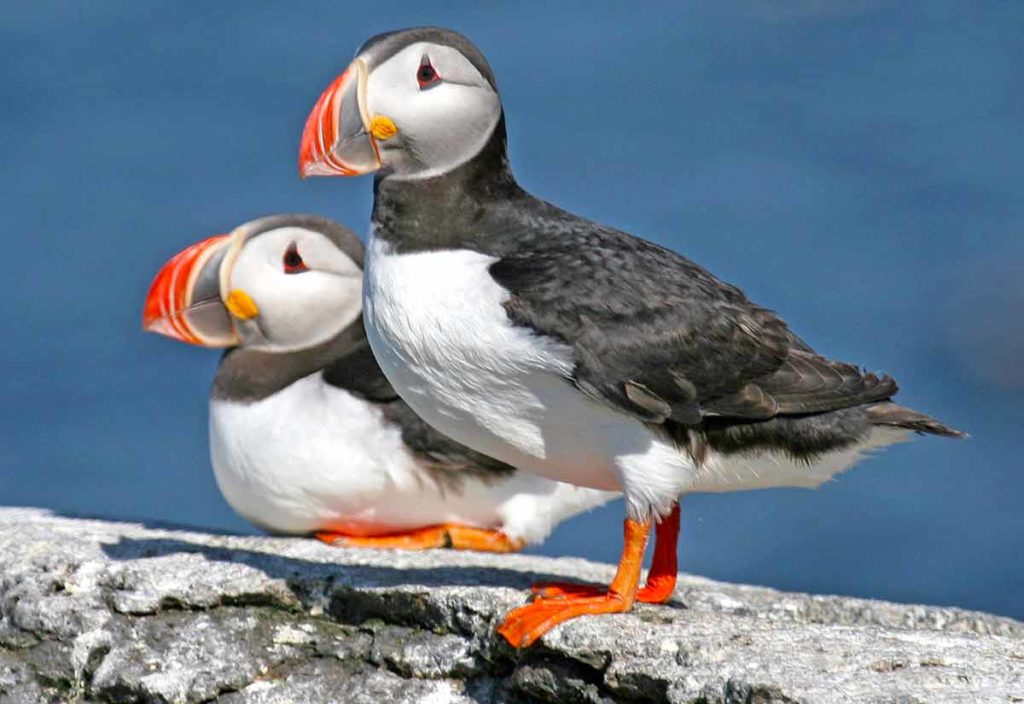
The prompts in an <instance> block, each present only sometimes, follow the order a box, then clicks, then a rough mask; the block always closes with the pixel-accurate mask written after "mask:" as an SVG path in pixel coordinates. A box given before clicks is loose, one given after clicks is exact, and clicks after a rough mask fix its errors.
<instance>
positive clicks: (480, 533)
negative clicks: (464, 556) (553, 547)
mask: <svg viewBox="0 0 1024 704" xmlns="http://www.w3.org/2000/svg"><path fill="white" fill-rule="evenodd" d="M315 535H316V538H317V540H320V541H322V542H324V543H327V544H328V545H332V546H334V547H339V548H375V549H378V550H430V549H434V548H452V549H454V550H476V551H479V552H517V551H519V550H522V549H523V545H524V544H525V543H524V541H522V540H520V539H518V538H510V537H509V536H507V535H505V533H503V532H502V531H500V530H488V529H485V528H474V527H472V526H463V525H459V524H457V523H442V524H440V525H436V526H427V527H426V528H416V529H413V530H409V531H402V532H400V533H388V534H386V535H347V534H345V533H338V532H334V531H319V532H317V533H316V534H315Z"/></svg>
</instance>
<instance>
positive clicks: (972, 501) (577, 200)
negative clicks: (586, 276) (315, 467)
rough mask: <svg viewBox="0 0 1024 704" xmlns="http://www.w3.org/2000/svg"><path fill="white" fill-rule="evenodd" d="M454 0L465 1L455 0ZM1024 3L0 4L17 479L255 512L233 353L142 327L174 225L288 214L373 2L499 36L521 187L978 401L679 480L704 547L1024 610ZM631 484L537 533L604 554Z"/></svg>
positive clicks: (3, 303)
mask: <svg viewBox="0 0 1024 704" xmlns="http://www.w3.org/2000/svg"><path fill="white" fill-rule="evenodd" d="M442 5H443V7H442ZM1022 22H1024V4H1021V3H1011V2H996V1H981V0H979V1H978V2H972V3H964V2H958V1H957V0H933V1H932V2H929V3H906V2H898V1H896V0H892V1H885V0H846V1H844V0H756V1H755V0H749V1H746V2H744V1H740V0H732V1H723V0H713V1H712V0H708V1H706V2H671V3H668V2H666V3H648V4H644V5H640V4H638V3H629V4H627V3H618V2H616V3H602V2H595V1H593V0H591V1H589V2H585V3H583V2H581V3H575V4H568V3H566V4H554V3H549V2H543V3H541V2H516V3H508V4H506V5H505V6H504V8H496V7H492V6H491V4H490V3H480V2H462V3H458V2H449V3H427V4H424V3H412V2H404V1H401V0H392V2H389V3H385V4H380V3H350V2H349V3H343V2H337V1H335V2H311V3H301V4H299V3H292V2H283V1H282V2H264V3H244V4H243V3H206V4H199V3H188V4H185V3H179V2H145V3H139V2H131V1H128V0H124V1H118V0H106V1H105V2H102V3H74V2H62V3H54V2H34V3H4V4H3V6H2V7H0V45H2V46H4V47H6V49H5V51H4V53H5V56H6V57H7V58H5V59H4V60H3V62H2V63H0V147H2V149H0V152H2V154H3V159H2V161H0V194H2V195H0V199H2V204H3V209H2V218H3V220H2V224H0V242H2V245H3V249H4V251H6V252H7V253H8V254H10V255H11V256H12V257H14V261H13V263H12V264H11V266H9V267H7V269H6V271H5V274H4V277H3V278H4V281H6V284H5V285H4V290H3V295H2V296H0V325H2V329H3V330H4V337H3V339H4V343H3V345H2V346H0V367H2V369H3V372H2V376H0V384H2V388H0V393H2V398H3V406H2V411H0V413H2V436H0V504H6V505H31V506H42V507H47V508H51V509H54V510H56V511H60V512H64V513H69V514H75V515H87V516H102V517H110V518H117V519H132V520H148V521H164V522H173V523H178V524H185V525H189V526H195V527H199V528H207V529H215V530H223V531H232V532H240V533H246V532H252V529H251V528H250V527H249V526H248V525H247V524H246V523H245V522H244V521H242V520H241V519H240V518H238V517H236V516H235V515H234V514H232V512H231V510H230V509H229V508H228V506H227V505H226V504H225V503H224V501H223V500H222V499H221V498H220V496H219V494H218V492H217V489H216V486H215V484H214V480H213V476H212V472H211V470H210V468H209V463H208V462H209V461H208V455H207V441H206V399H207V390H208V386H209V383H210V381H211V379H212V376H213V372H214V369H215V367H216V364H217V360H218V354H217V353H216V352H213V351H209V350H202V349H198V348H192V347H188V346H186V345H182V344H180V343H176V342H173V341H171V340H167V339H164V338H160V337H157V336H153V335H145V334H143V333H142V332H141V330H140V322H139V321H140V316H141V309H142V302H143V298H144V296H145V293H146V290H147V287H148V285H149V282H150V279H151V277H152V276H153V275H154V274H155V272H156V270H157V268H158V267H159V266H160V265H161V264H162V263H163V262H164V261H165V260H166V259H167V258H168V257H169V256H170V255H172V254H174V253H175V252H177V251H178V250H179V249H180V248H181V247H182V246H184V245H187V244H190V243H192V242H194V241H196V240H197V239H199V238H201V237H204V236H207V235H209V234H214V233H219V232H226V231H228V230H230V229H231V228H232V227H234V226H235V225H237V224H239V223H241V222H243V221H245V220H248V219H250V218H254V217H257V216H260V215H263V214H267V213H273V212H278V211H309V212H317V213H322V214H324V215H328V216H330V217H333V218H335V219H338V220H340V221H342V222H344V223H347V224H348V225H350V226H351V227H353V228H354V229H356V230H357V231H359V232H361V233H365V232H366V229H367V225H368V222H369V211H370V201H371V181H370V179H369V178H368V177H367V178H364V179H361V180H341V179H314V180H311V181H309V182H305V183H303V182H300V181H299V179H298V178H297V175H296V172H297V166H296V160H297V151H298V141H299V135H300V132H301V129H302V126H303V122H304V120H305V117H306V115H307V113H308V111H309V110H310V108H311V107H312V105H313V103H314V101H315V100H316V98H317V97H318V96H319V94H320V91H321V90H322V89H323V88H324V87H325V86H326V85H327V84H328V82H329V81H330V80H332V79H333V78H334V77H335V76H336V75H337V74H338V73H339V72H340V71H341V70H342V69H343V68H344V67H345V65H346V64H347V63H348V61H349V59H350V58H351V56H352V55H353V53H354V51H355V49H356V47H357V46H358V45H359V44H360V43H362V42H363V40H365V39H366V38H368V37H369V36H370V35H372V34H375V33H377V32H380V31H384V30H389V29H395V28H399V27H406V26H411V25H418V24H440V25H446V26H450V27H453V28H455V29H458V30H461V31H462V32H464V33H466V34H468V35H469V36H470V37H471V38H472V39H473V40H474V41H475V42H476V43H477V44H478V45H479V46H480V47H481V48H482V50H483V51H484V53H485V54H486V55H487V56H488V58H489V59H490V61H491V63H492V65H493V67H494V69H495V71H496V73H497V76H498V80H499V85H500V87H501V90H502V95H503V98H504V103H505V109H506V114H507V119H508V127H509V135H510V148H511V156H512V164H513V167H514V169H515V171H516V173H517V175H518V176H519V179H520V181H521V182H522V184H523V185H524V186H525V187H526V188H528V189H529V190H532V191H533V192H535V193H537V194H539V195H541V196H543V197H545V198H546V199H548V200H551V201H554V202H555V203H558V204H559V205H562V206H563V207H566V208H568V209H569V210H572V211H575V212H578V213H581V214H583V215H586V216H588V217H590V218H593V219H596V220H598V221H601V222H604V223H608V224H610V225H614V226H618V227H621V228H624V229H627V230H629V231H631V232H633V233H636V234H639V235H642V236H645V237H648V238H650V239H653V240H655V241H657V242H659V243H661V244H663V245H666V246H668V247H671V248H673V249H676V250H678V251H680V252H683V253H685V254H687V255H689V256H690V257H692V258H694V259H696V260H697V261H699V262H701V263H702V264H704V265H705V266H707V267H708V268H710V269H711V270H712V271H713V272H715V273H716V274H717V275H719V276H720V277H722V278H724V279H725V280H727V281H730V282H732V283H735V284H738V285H740V286H741V287H742V288H744V289H745V290H746V291H747V293H748V294H749V295H750V296H751V297H752V298H753V299H754V300H755V301H757V302H759V303H761V304H763V305H765V306H768V307H771V308H773V309H775V310H777V311H779V312H780V313H781V314H782V315H783V316H784V317H785V318H786V319H787V320H788V321H789V322H790V323H791V325H792V327H793V328H794V330H796V331H797V332H798V333H799V334H800V335H802V336H803V337H804V338H806V339H807V340H808V341H809V342H810V343H811V344H813V345H814V346H815V347H817V348H818V349H819V350H820V351H821V352H822V353H824V354H827V355H830V356H833V357H836V358H839V359H843V360H847V361H852V362H857V363H859V364H861V365H863V366H865V367H867V368H869V369H876V370H884V371H886V372H888V373H890V374H892V375H894V376H895V377H896V378H897V379H898V380H899V381H900V383H901V386H902V389H903V391H902V392H901V394H900V401H902V402H904V403H906V404H908V405H910V406H913V407H914V408H918V409H920V410H923V411H927V412H929V413H932V414H935V415H936V416H938V417H939V418H941V419H942V420H944V421H946V422H948V423H950V424H952V425H954V426H956V427H959V428H962V429H964V430H967V431H969V432H970V433H971V434H972V437H971V439H970V440H967V441H962V442H954V441H950V440H944V439H937V438H921V439H919V440H917V441H915V442H913V443H909V444H905V445H901V446H898V447H894V448H892V449H890V450H888V451H886V452H885V453H884V454H883V455H880V456H878V457H876V458H874V459H871V460H869V461H866V462H864V463H863V464H862V465H860V466H859V467H858V468H856V469H855V470H853V471H852V472H849V473H848V474H845V475H842V476H841V477H839V478H838V479H837V480H835V481H833V482H831V483H829V484H827V485H826V486H824V487H822V488H821V489H819V490H817V491H807V490H774V491H761V492H748V493H737V494H726V495H699V496H692V497H688V498H687V499H686V500H685V501H684V503H683V524H684V525H683V533H682V541H681V546H680V552H681V560H682V566H683V569H685V570H686V571H689V572H693V573H697V574H701V575H705V576H708V577H713V578H717V579H725V580H732V581H742V582H750V583H755V584H764V585H770V586H774V587H779V588H783V589H794V590H807V591H812V592H821V593H836V594H850V595H858V596H865V597H881V598H887V599H896V600H901V601H915V602H926V603H930V604H944V605H959V606H964V607H969V608H975V609H984V610H988V611H993V612H998V613H1002V614H1007V615H1011V616H1016V617H1018V618H1022V617H1024V601H1022V600H1021V598H1020V596H1021V594H1024V563H1022V559H1024V558H1022V555H1024V552H1022V550H1024V546H1022V538H1024V511H1022V510H1021V502H1022V497H1024V467H1022V460H1021V457H1022V452H1021V448H1020V443H1021V442H1022V440H1024V410H1022V408H1024V365H1022V360H1024V236H1022V228H1024V194H1022V192H1021V191H1022V187H1024V128H1022V127H1024V101H1022V99H1021V95H1022V93H1021V73H1020V67H1021V65H1024V64H1022V61H1024V43H1022V42H1021V41H1020V28H1021V26H1022ZM621 518H622V507H621V504H619V503H616V504H613V505H611V506H609V507H606V508H604V509H603V510H600V511H596V512H594V513H592V514H589V515H587V516H584V517H581V518H578V519H576V520H574V521H571V522H569V523H567V524H565V525H563V526H562V527H561V528H560V529H559V530H558V531H557V533H556V534H555V535H554V536H552V537H551V539H549V540H548V541H547V543H546V544H544V545H543V546H541V547H539V548H536V549H535V550H536V551H537V552H540V553H544V554H549V555H563V554H567V555H579V556H585V557H589V558H592V559H598V560H606V561H608V560H615V559H616V558H617V556H618V553H619V550H620V547H621V527H620V526H621V524H620V520H621Z"/></svg>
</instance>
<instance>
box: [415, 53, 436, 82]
mask: <svg viewBox="0 0 1024 704" xmlns="http://www.w3.org/2000/svg"><path fill="white" fill-rule="evenodd" d="M416 82H417V83H419V84H420V90H423V89H424V88H429V87H430V86H432V85H434V84H435V83H440V82H441V76H439V75H438V73H437V69H435V68H434V67H433V65H432V64H431V63H430V57H429V56H427V55H426V54H424V55H423V59H422V60H420V67H419V68H418V69H417V70H416Z"/></svg>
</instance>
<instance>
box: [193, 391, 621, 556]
mask: <svg viewBox="0 0 1024 704" xmlns="http://www.w3.org/2000/svg"><path fill="white" fill-rule="evenodd" d="M210 455H211V461H212V464H213V468H214V474H215V476H216V479H217V484H218V486H219V487H220V489H221V492H222V493H223V494H224V497H225V499H226V500H227V502H228V503H229V504H230V505H231V507H232V508H234V509H235V510H236V511H237V512H238V513H239V514H241V515H242V516H244V517H245V518H246V519H248V520H250V521H252V522H253V523H255V524H257V525H259V526H261V527H264V528H267V529H269V530H272V531H276V532H283V533H306V532H311V531H314V530H331V529H333V530H337V531H341V532H345V533H349V534H353V535H373V534H380V533H389V532H394V531H400V530H406V529H411V528H418V527H423V526H429V525H433V524H437V523H446V522H453V523H460V524H464V525H472V526H477V527H481V528H494V529H502V530H505V531H506V532H507V533H509V535H511V536H512V537H520V538H524V539H526V540H527V541H529V542H534V541H537V540H541V539H543V538H544V537H546V536H547V535H548V533H549V532H550V531H551V529H552V528H553V527H554V526H555V525H556V524H557V523H558V522H559V521H561V520H564V519H565V518H567V517H569V516H571V515H574V514H576V513H579V512H581V511H584V510H586V509H589V508H592V507H593V506H597V505H599V504H601V503H604V502H606V501H609V500H610V499H611V498H613V496H612V495H607V494H601V493H599V492H593V491H586V490H579V489H577V488H575V487H571V486H566V485H559V484H557V483H555V482H552V481H550V480H547V479H544V478H543V477H539V476H536V475H531V474H529V473H526V472H518V473H516V475H514V476H513V477H511V478H509V479H504V480H500V481H496V482H493V483H491V484H489V485H488V484H484V483H483V482H480V481H479V480H476V479H473V478H471V477H467V479H466V480H465V481H463V482H462V483H461V485H460V487H459V488H458V489H456V490H453V489H450V488H449V489H447V490H446V489H445V487H443V486H439V485H438V484H437V482H436V481H435V480H434V479H433V477H432V476H431V474H430V473H429V472H427V471H425V470H424V469H423V468H422V467H421V466H420V465H419V464H417V462H416V461H415V459H414V458H413V457H412V455H411V454H410V453H409V452H408V450H407V449H406V448H405V445H404V444H403V443H402V439H401V434H400V431H399V429H398V428H397V427H395V426H393V425H391V424H389V423H387V422H385V420H384V419H383V417H382V415H381V413H380V412H379V409H377V408H376V407H374V405H373V404H371V403H368V402H366V401H364V400H363V399H360V398H358V397H356V396H353V395H352V394H350V393H348V392H346V391H344V390H342V389H338V388H335V387H332V386H330V385H328V384H326V383H324V381H323V378H322V376H321V375H320V374H319V373H318V374H314V375H312V376H309V377H306V378H305V379H301V380H299V381H298V382H296V383H294V384H292V385H291V386H289V387H288V388H286V389H284V390H282V391H281V392H278V393H277V394H274V395H273V396H270V397H268V398H266V399H264V400H262V401H258V402H255V403H245V404H243V403H235V402H230V401H218V400H213V401H211V403H210Z"/></svg>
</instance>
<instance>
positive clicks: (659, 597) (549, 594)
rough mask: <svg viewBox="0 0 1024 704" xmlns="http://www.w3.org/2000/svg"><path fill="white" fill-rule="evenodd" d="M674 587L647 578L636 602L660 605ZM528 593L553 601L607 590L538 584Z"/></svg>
mask: <svg viewBox="0 0 1024 704" xmlns="http://www.w3.org/2000/svg"><path fill="white" fill-rule="evenodd" d="M675 586H676V585H675V579H669V578H660V579H659V578H653V579H652V578H649V579H648V580H647V584H645V585H644V586H642V587H640V588H639V589H638V590H637V592H636V601H638V602H640V603H642V604H662V603H664V602H666V601H668V599H669V597H671V596H672V592H673V591H675ZM530 591H531V592H533V594H534V596H535V597H537V598H538V599H548V600H554V599H573V598H579V597H595V596H601V595H602V594H606V593H607V592H608V589H607V588H606V587H597V586H594V585H591V584H576V583H574V582H538V583H537V584H534V585H533V586H532V587H530Z"/></svg>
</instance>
